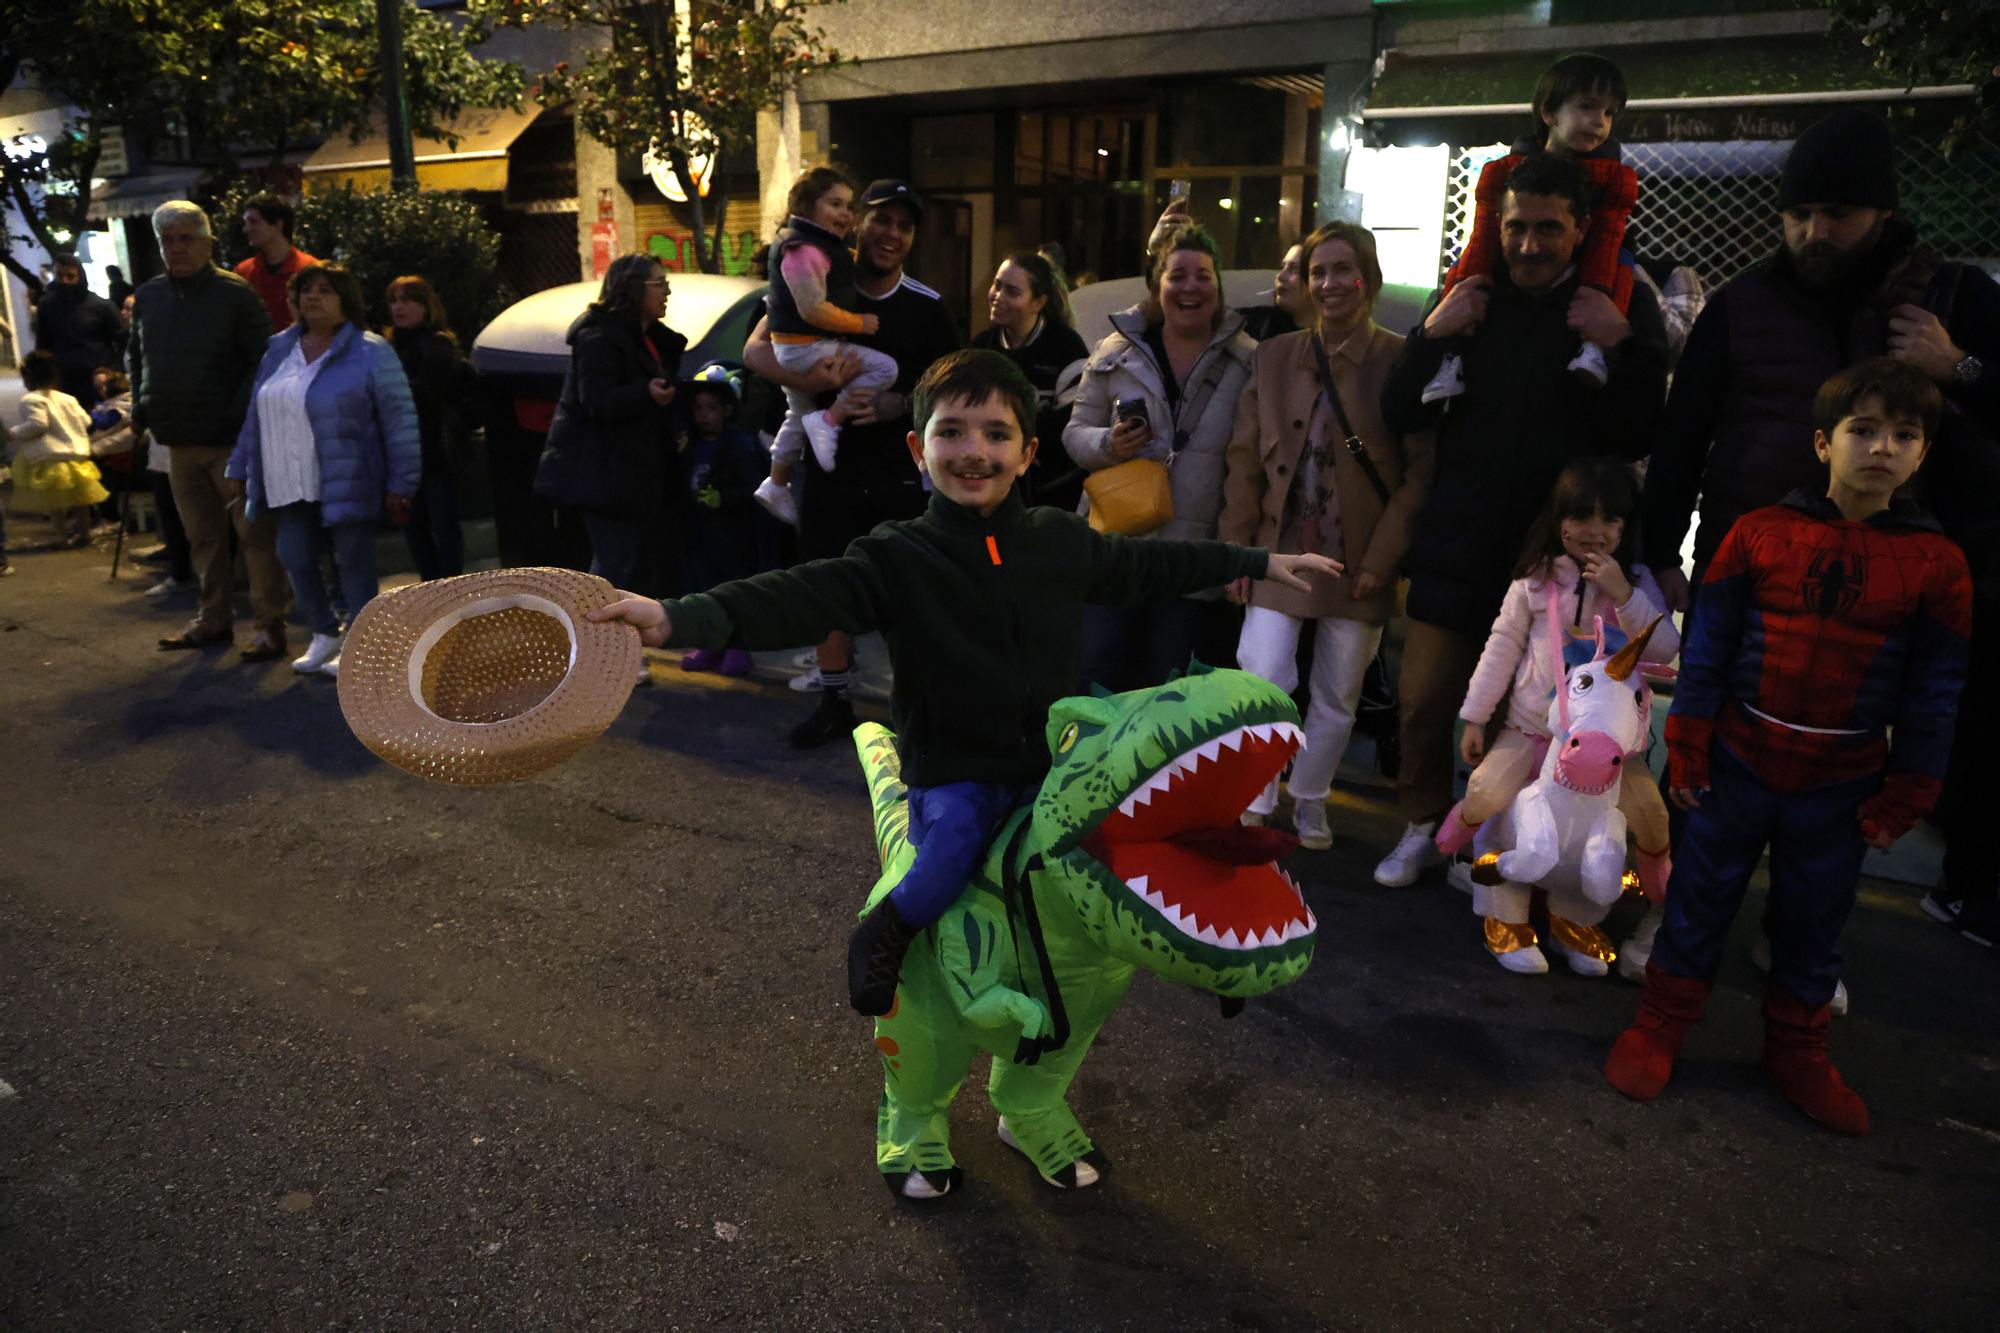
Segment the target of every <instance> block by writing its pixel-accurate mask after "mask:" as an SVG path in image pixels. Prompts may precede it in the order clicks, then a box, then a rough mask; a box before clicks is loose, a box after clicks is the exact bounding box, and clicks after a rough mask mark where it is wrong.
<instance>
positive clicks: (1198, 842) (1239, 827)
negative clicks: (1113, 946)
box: [1167, 824, 1299, 866]
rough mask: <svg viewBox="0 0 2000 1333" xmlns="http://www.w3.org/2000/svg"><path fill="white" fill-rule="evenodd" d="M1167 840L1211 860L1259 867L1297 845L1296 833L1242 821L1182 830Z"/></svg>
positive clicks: (1284, 855)
mask: <svg viewBox="0 0 2000 1333" xmlns="http://www.w3.org/2000/svg"><path fill="white" fill-rule="evenodd" d="M1167 841H1168V842H1170V843H1172V844H1173V845H1174V846H1176V847H1184V848H1186V849H1187V850H1188V851H1191V852H1194V853H1195V854H1197V855H1199V856H1205V857H1207V858H1209V859H1210V860H1211V861H1220V862H1222V863H1223V864H1224V865H1232V866H1260V865H1264V864H1266V863H1268V862H1271V861H1277V860H1282V859H1283V858H1284V857H1286V856H1288V855H1290V854H1291V852H1292V850H1293V849H1294V848H1295V847H1297V846H1298V845H1299V838H1298V835H1297V834H1296V833H1286V832H1284V831H1283V830H1282V829H1274V828H1258V827H1252V826H1249V825H1244V824H1228V825H1224V826H1222V827H1220V828H1191V829H1186V830H1183V831H1182V832H1180V833H1176V834H1174V835H1173V836H1172V837H1170V838H1168V839H1167Z"/></svg>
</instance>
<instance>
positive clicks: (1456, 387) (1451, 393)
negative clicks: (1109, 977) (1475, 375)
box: [1424, 352, 1465, 403]
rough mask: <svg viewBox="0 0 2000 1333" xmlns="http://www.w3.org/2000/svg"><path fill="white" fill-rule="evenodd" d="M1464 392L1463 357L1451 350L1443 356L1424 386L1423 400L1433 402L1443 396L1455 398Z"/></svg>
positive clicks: (1443, 397)
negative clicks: (1429, 380) (1442, 361)
mask: <svg viewBox="0 0 2000 1333" xmlns="http://www.w3.org/2000/svg"><path fill="white" fill-rule="evenodd" d="M1464 392H1465V358H1463V357H1461V356H1459V355H1458V354H1457V353H1456V352H1453V353H1451V354H1449V355H1448V356H1446V357H1445V359H1444V363H1443V364H1442V365H1440V366H1439V367H1438V371H1437V374H1435V375H1433V376H1431V382H1430V383H1429V384H1426V385H1425V386H1424V401H1425V402H1427V403H1435V402H1438V401H1440V400H1442V399H1445V398H1456V397H1458V396H1459V395H1460V394H1462V393H1464Z"/></svg>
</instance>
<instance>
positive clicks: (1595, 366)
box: [1569, 343, 1611, 389]
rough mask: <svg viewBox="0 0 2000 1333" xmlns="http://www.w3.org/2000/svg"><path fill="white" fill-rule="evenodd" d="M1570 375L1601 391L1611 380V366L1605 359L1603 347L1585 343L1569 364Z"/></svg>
mask: <svg viewBox="0 0 2000 1333" xmlns="http://www.w3.org/2000/svg"><path fill="white" fill-rule="evenodd" d="M1569 373H1570V374H1572V375H1574V376H1576V377H1577V378H1578V379H1579V380H1582V381H1583V382H1584V383H1585V384H1589V385H1592V386H1593V387H1595V388H1599V389H1601V388H1603V387H1604V385H1605V382H1606V381H1607V380H1609V379H1610V378H1611V364H1610V362H1608V361H1606V360H1605V359H1604V349H1603V348H1602V347H1599V346H1598V345H1597V344H1596V343H1585V344H1584V345H1583V346H1582V347H1581V348H1580V349H1578V351H1577V354H1576V357H1575V359H1574V360H1572V361H1571V362H1570V363H1569Z"/></svg>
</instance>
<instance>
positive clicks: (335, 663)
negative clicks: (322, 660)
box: [319, 653, 340, 680]
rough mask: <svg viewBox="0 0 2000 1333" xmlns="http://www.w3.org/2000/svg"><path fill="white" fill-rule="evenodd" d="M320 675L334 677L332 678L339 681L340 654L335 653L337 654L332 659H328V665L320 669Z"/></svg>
mask: <svg viewBox="0 0 2000 1333" xmlns="http://www.w3.org/2000/svg"><path fill="white" fill-rule="evenodd" d="M319 674H320V675H322V676H332V677H334V678H335V679H336V680H337V679H339V677H340V654H339V653H335V654H334V655H333V656H332V657H329V658H327V659H326V665H325V666H323V667H321V668H320V669H319Z"/></svg>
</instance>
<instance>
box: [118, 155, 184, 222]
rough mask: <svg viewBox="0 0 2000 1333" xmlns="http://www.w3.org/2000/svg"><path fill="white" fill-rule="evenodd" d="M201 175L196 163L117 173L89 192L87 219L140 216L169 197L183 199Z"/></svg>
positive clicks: (149, 211)
mask: <svg viewBox="0 0 2000 1333" xmlns="http://www.w3.org/2000/svg"><path fill="white" fill-rule="evenodd" d="M200 176H201V168H199V167H175V168H170V169H168V170H164V171H142V172H140V173H139V174H138V175H136V176H121V177H119V178H118V179H117V180H115V181H110V182H108V183H106V184H104V185H100V186H97V187H96V188H95V189H93V190H92V191H91V192H90V220H91V221H92V222H104V221H108V220H109V219H111V218H136V217H144V216H146V215H147V214H149V213H151V212H152V211H153V210H154V209H156V208H158V207H159V206H160V205H161V204H164V203H166V202H167V201H168V200H169V199H186V198H188V197H189V196H190V195H192V194H193V192H194V186H195V181H196V180H198V179H199V178H200Z"/></svg>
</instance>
